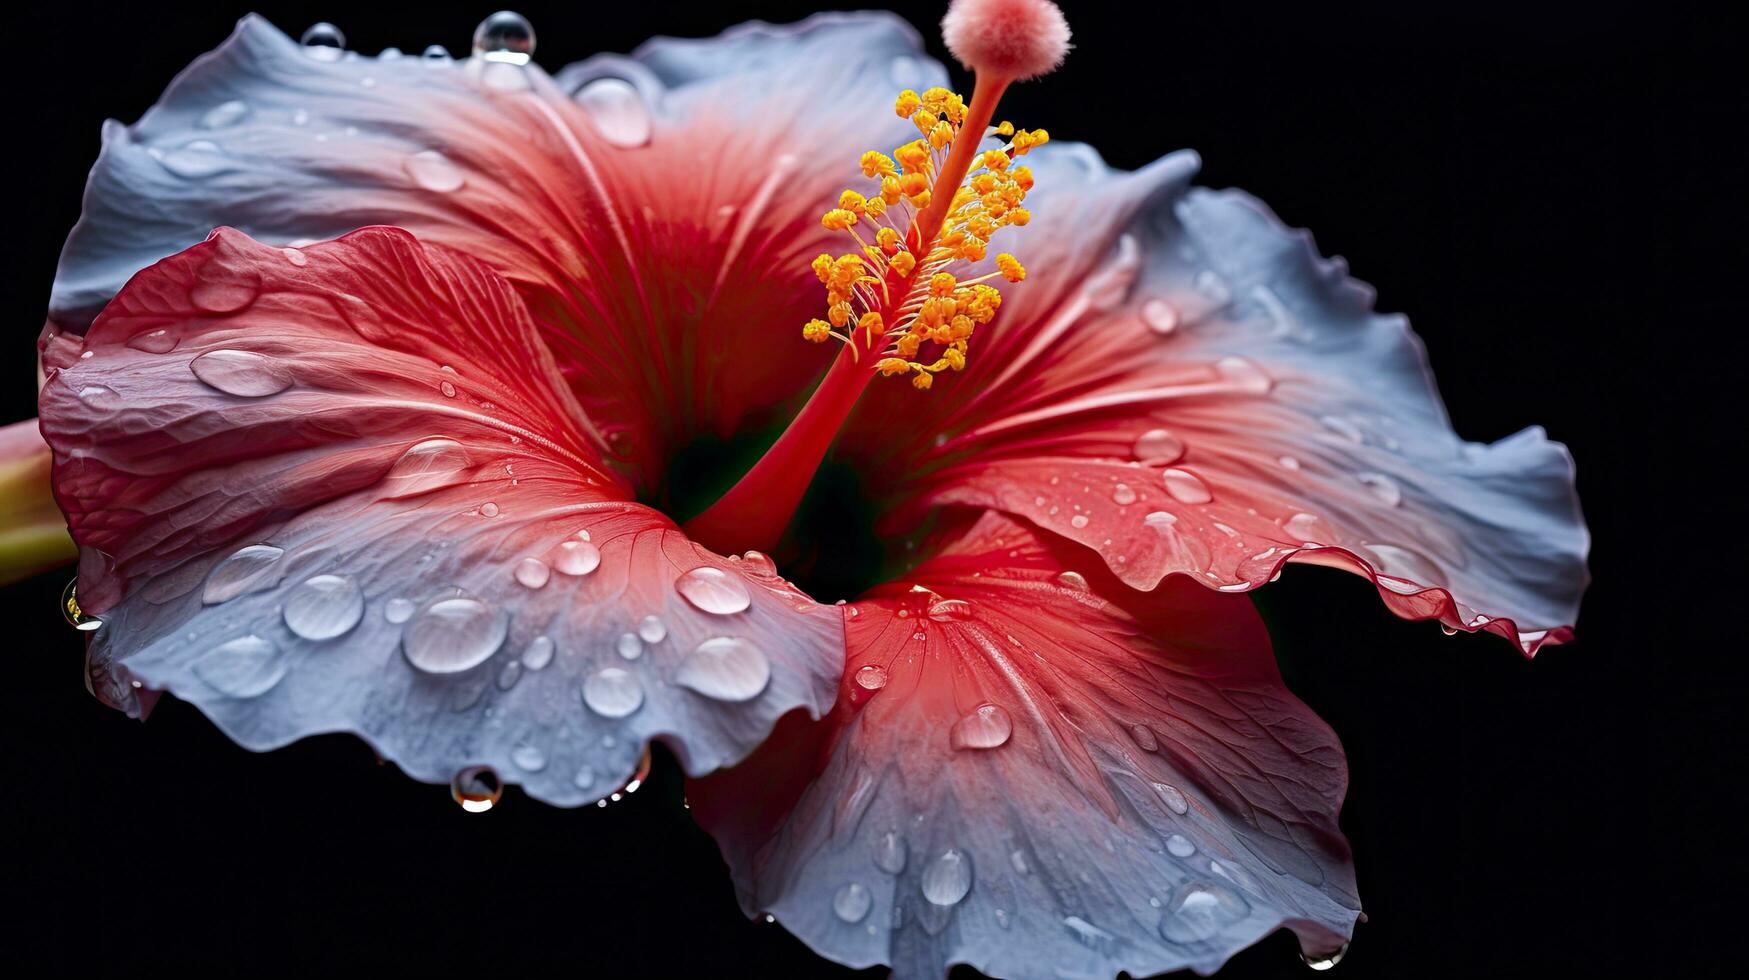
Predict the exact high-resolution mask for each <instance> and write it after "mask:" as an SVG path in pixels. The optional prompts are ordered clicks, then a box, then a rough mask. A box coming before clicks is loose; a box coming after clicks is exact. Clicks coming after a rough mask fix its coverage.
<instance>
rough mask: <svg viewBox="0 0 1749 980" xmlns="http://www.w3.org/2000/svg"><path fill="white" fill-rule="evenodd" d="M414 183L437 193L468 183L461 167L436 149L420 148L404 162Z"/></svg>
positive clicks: (456, 188)
mask: <svg viewBox="0 0 1749 980" xmlns="http://www.w3.org/2000/svg"><path fill="white" fill-rule="evenodd" d="M402 167H403V168H404V169H405V170H406V171H407V176H408V177H411V178H412V179H413V183H415V184H417V185H419V186H420V187H423V188H424V189H426V190H428V191H432V192H434V193H437V194H448V193H450V192H451V191H458V190H461V187H462V185H463V184H465V183H467V177H466V176H465V175H463V173H462V170H461V168H460V167H458V166H456V165H455V163H454V162H453V161H451V160H450V158H449V157H446V156H444V155H443V154H441V153H439V152H437V151H436V150H420V151H419V152H418V153H414V154H411V155H409V156H408V157H407V159H406V160H405V161H403V162H402Z"/></svg>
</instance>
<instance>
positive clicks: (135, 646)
mask: <svg viewBox="0 0 1749 980" xmlns="http://www.w3.org/2000/svg"><path fill="white" fill-rule="evenodd" d="M44 363H45V365H46V366H47V368H48V371H49V377H48V381H47V384H46V385H45V387H44V388H43V391H42V395H41V413H42V422H43V430H44V433H45V436H46V437H47V439H48V441H49V443H50V445H51V447H52V448H53V450H54V453H55V467H54V480H55V490H56V494H57V496H58V497H59V499H60V502H61V504H62V507H63V509H64V510H65V511H66V513H67V515H68V522H69V526H70V527H71V529H72V532H73V535H74V538H75V540H76V541H77V542H78V543H79V544H80V546H81V548H82V549H83V555H82V563H81V570H80V577H79V586H80V588H79V597H80V599H81V601H82V603H83V604H84V606H85V609H86V611H87V612H89V613H92V614H95V615H97V616H99V617H100V618H101V619H102V620H103V621H104V625H103V626H102V628H101V629H100V630H98V631H97V632H96V634H95V638H94V639H93V641H92V646H91V651H90V661H91V664H92V668H93V672H94V674H95V675H96V676H95V677H94V687H97V688H98V690H99V692H100V693H101V694H102V695H103V696H105V698H106V699H107V700H110V701H111V702H112V703H118V704H119V705H120V706H123V707H126V708H129V709H130V710H138V708H139V706H138V705H137V704H135V703H134V702H133V700H132V696H131V688H132V687H134V686H137V685H140V684H143V685H144V686H145V687H147V688H149V689H163V690H168V691H170V692H173V693H174V694H176V695H177V696H178V697H181V698H184V699H186V700H188V701H192V702H194V703H195V704H197V705H199V706H200V707H201V709H202V710H203V711H205V712H206V713H207V714H208V715H209V716H210V717H211V718H212V719H213V720H214V721H215V722H217V723H218V725H219V726H220V727H221V728H223V729H224V730H225V732H226V733H227V734H229V735H230V736H231V737H232V738H234V739H235V740H236V741H238V742H239V743H241V744H242V745H244V746H247V747H249V748H253V749H266V748H271V747H275V746H279V745H283V744H285V743H287V742H290V741H292V740H295V739H297V738H300V737H302V736H305V735H309V734H314V733H320V732H329V731H349V732H354V733H356V734H358V735H360V736H361V737H363V738H365V739H366V740H368V741H369V742H370V743H371V744H372V745H373V746H374V747H375V748H376V749H377V751H378V752H379V753H381V754H382V755H384V756H386V757H387V758H389V759H392V760H393V761H395V762H396V763H398V764H399V765H400V766H401V767H402V768H404V769H405V770H407V772H409V773H410V774H412V775H413V776H415V777H417V778H419V779H423V780H427V781H435V782H442V781H447V780H449V779H450V778H451V776H452V775H453V774H455V773H456V772H457V771H458V770H459V769H461V768H462V767H464V766H471V765H490V766H492V767H494V768H495V769H497V771H498V772H499V773H501V774H502V775H503V777H504V779H505V780H507V781H511V782H520V783H522V784H523V785H524V787H525V788H526V789H527V790H528V791H529V792H530V793H531V794H532V795H534V796H536V797H538V798H540V799H542V800H546V801H548V802H553V803H558V804H573V805H574V804H579V803H584V802H589V801H591V800H594V799H597V798H599V797H602V796H605V795H607V794H609V793H612V792H613V791H615V790H617V789H618V788H619V787H620V785H621V784H623V783H624V782H625V780H626V778H627V777H629V776H630V775H631V774H632V773H633V771H634V770H635V768H636V766H637V764H638V761H639V756H640V754H641V751H642V748H643V746H644V744H645V742H646V741H647V740H649V739H661V740H663V741H664V742H665V743H667V744H668V745H669V746H671V747H672V748H673V749H674V751H675V752H676V754H677V755H678V757H679V758H680V760H681V762H682V764H683V766H684V767H685V768H686V769H687V770H688V771H689V772H693V773H702V772H708V771H710V770H713V769H716V768H718V767H720V766H724V765H728V764H731V763H734V762H736V761H738V760H739V759H741V758H742V757H743V756H745V755H746V754H747V753H748V752H750V751H751V750H752V749H753V748H754V747H755V746H756V745H758V744H759V742H760V741H761V740H763V739H764V737H765V736H766V734H767V733H768V732H769V730H770V728H771V726H772V725H773V724H774V723H775V721H776V719H777V718H778V717H780V716H781V715H783V714H784V713H785V712H788V711H791V710H794V709H801V710H803V711H805V712H807V713H810V714H813V715H815V716H818V715H819V714H821V713H822V712H824V711H825V710H826V709H827V708H828V707H829V706H830V704H831V702H832V697H833V686H834V684H835V683H836V681H837V679H838V676H839V673H840V669H841V665H842V650H843V630H842V619H841V616H840V614H839V612H838V611H837V610H835V609H830V608H822V607H818V606H816V605H814V604H813V603H812V602H811V601H809V600H808V599H807V598H806V597H805V596H802V595H801V594H799V593H797V592H795V591H794V590H793V589H792V588H790V587H789V586H788V585H786V584H785V583H784V582H783V581H782V580H781V579H779V578H777V577H776V576H775V575H774V574H772V573H771V571H770V569H769V568H768V567H767V566H766V565H764V564H761V563H760V562H758V561H756V560H748V561H745V562H742V561H734V560H729V559H724V558H721V557H718V556H717V555H714V554H711V553H710V552H708V551H706V550H705V549H703V548H700V547H698V546H696V545H694V544H692V543H691V542H690V541H688V540H687V539H686V538H685V537H684V536H683V535H682V534H681V533H680V532H679V530H678V529H676V528H675V527H674V525H673V524H672V523H671V522H670V521H669V520H668V519H667V518H665V517H663V516H662V515H661V514H659V513H657V512H656V511H654V510H651V509H649V508H647V507H644V506H642V505H639V504H636V503H633V502H631V501H630V498H629V495H628V493H627V491H626V488H625V487H624V485H623V483H621V482H620V481H618V480H617V479H616V478H614V477H611V476H609V475H607V472H606V471H605V470H604V469H603V467H602V465H601V463H600V461H599V458H598V456H597V455H596V453H595V451H594V449H593V448H592V446H591V444H590V442H589V440H588V439H587V438H586V436H585V433H584V431H583V429H582V427H581V424H580V422H579V420H580V418H581V416H580V413H579V411H578V408H577V405H576V404H575V402H574V401H572V400H571V399H570V397H569V395H568V393H567V389H566V388H565V387H564V385H563V383H562V381H561V379H560V376H559V374H558V371H557V367H556V365H555V364H554V362H553V360H552V358H551V356H550V355H549V354H548V353H547V352H546V350H545V348H544V347H543V346H542V345H541V344H540V343H539V342H538V340H537V339H536V336H535V327H534V324H533V322H532V321H531V320H530V319H529V317H528V314H527V312H526V310H525V309H524V307H523V304H522V302H521V300H520V299H519V298H518V297H517V295H516V293H515V292H514V291H513V290H512V289H511V287H510V286H509V284H508V283H507V282H505V281H504V280H503V279H502V278H501V277H499V276H498V275H496V274H495V273H494V272H492V271H491V270H490V269H488V268H487V267H486V266H485V265H484V264H482V263H480V262H478V261H476V260H474V259H473V258H471V257H467V256H463V255H461V254H459V253H457V252H453V251H450V250H448V249H445V248H443V247H441V246H428V245H424V244H422V243H420V242H418V241H417V240H415V239H414V238H413V237H412V236H411V235H409V234H408V233H406V232H405V231H402V230H399V229H391V228H368V229H364V230H361V231H359V232H356V233H354V234H351V235H348V236H346V237H344V238H342V239H339V240H336V241H333V242H325V243H321V244H317V245H312V246H310V247H308V248H302V249H298V248H279V247H275V246H270V245H264V244H261V243H258V242H255V241H253V240H251V239H250V238H248V237H247V236H245V235H243V234H242V233H240V232H237V231H234V230H231V229H220V230H218V231H216V232H214V233H213V236H212V237H211V239H209V240H208V241H206V242H205V243H203V244H200V245H198V246H196V247H194V248H191V249H189V250H187V251H185V252H183V253H180V254H178V255H175V256H173V257H171V258H169V259H166V260H164V261H163V262H160V263H158V264H157V265H154V266H152V267H151V268H149V269H147V270H146V271H144V272H142V273H141V274H140V275H138V276H137V277H135V278H134V279H133V281H132V282H131V283H130V284H129V286H128V287H127V288H126V289H125V290H124V291H123V292H122V293H121V295H120V296H118V297H117V299H116V300H115V302H114V303H112V304H111V305H110V306H109V307H108V308H107V309H106V310H105V312H104V313H103V315H102V316H100V317H98V318H97V320H96V321H95V322H94V323H93V324H92V326H91V328H90V330H89V332H88V333H87V334H86V335H85V336H84V337H83V338H81V337H79V336H77V335H72V334H64V335H59V336H50V337H49V338H48V339H47V341H46V346H45V350H44Z"/></svg>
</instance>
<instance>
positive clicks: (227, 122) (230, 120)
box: [200, 99, 249, 129]
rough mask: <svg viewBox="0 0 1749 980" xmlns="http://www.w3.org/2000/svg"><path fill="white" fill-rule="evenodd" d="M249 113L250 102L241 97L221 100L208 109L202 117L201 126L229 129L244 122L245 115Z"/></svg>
mask: <svg viewBox="0 0 1749 980" xmlns="http://www.w3.org/2000/svg"><path fill="white" fill-rule="evenodd" d="M248 114H249V103H247V102H244V101H243V100H241V99H232V100H230V101H229V102H220V103H219V104H218V105H216V106H213V107H212V108H211V109H208V110H207V111H206V112H205V113H204V114H203V115H202V116H201V117H200V128H202V129H228V128H230V127H232V126H235V125H237V124H238V123H240V122H242V121H243V117H244V116H247V115H248Z"/></svg>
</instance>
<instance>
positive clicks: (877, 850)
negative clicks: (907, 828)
mask: <svg viewBox="0 0 1749 980" xmlns="http://www.w3.org/2000/svg"><path fill="white" fill-rule="evenodd" d="M909 854H910V848H909V847H907V846H906V845H905V838H903V837H900V836H899V833H898V831H894V830H889V831H887V832H886V833H884V834H882V835H881V836H880V837H879V838H878V839H877V840H876V841H875V846H874V864H875V867H877V868H879V869H881V870H882V871H885V872H886V873H887V874H890V875H896V874H898V873H899V872H901V871H903V870H905V858H906V857H908V856H909Z"/></svg>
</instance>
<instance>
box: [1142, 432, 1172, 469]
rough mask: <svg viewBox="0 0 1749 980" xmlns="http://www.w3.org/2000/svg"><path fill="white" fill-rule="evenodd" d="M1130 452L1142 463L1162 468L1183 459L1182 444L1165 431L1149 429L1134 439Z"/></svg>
mask: <svg viewBox="0 0 1749 980" xmlns="http://www.w3.org/2000/svg"><path fill="white" fill-rule="evenodd" d="M1132 451H1133V452H1134V453H1135V456H1136V458H1137V459H1139V460H1141V461H1142V462H1144V463H1154V464H1157V465H1162V466H1163V465H1166V464H1168V463H1176V462H1178V461H1179V460H1180V459H1181V458H1183V456H1184V443H1183V441H1181V440H1180V439H1179V438H1178V437H1177V436H1175V435H1173V434H1172V433H1170V432H1168V431H1166V430H1165V429H1149V430H1148V431H1146V432H1144V433H1142V434H1141V435H1139V436H1137V437H1136V445H1135V448H1134V450H1132Z"/></svg>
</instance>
